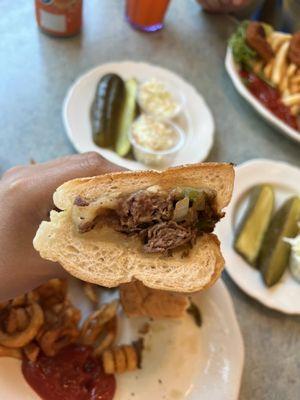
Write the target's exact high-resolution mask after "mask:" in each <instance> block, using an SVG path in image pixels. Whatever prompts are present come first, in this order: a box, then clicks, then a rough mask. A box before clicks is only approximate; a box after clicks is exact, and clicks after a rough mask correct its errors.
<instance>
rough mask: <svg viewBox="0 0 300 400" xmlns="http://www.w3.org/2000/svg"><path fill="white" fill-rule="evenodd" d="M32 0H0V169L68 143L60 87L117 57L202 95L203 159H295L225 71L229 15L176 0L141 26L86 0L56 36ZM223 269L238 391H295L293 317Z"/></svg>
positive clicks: (281, 395)
mask: <svg viewBox="0 0 300 400" xmlns="http://www.w3.org/2000/svg"><path fill="white" fill-rule="evenodd" d="M33 3H34V2H33V1H28V0H19V1H16V2H14V5H12V4H11V2H5V1H4V0H0V12H1V19H0V37H1V40H0V54H1V56H0V115H1V117H0V143H1V146H0V174H1V173H2V172H4V171H5V170H6V169H7V168H9V167H11V166H13V165H15V164H25V163H28V161H29V159H30V158H33V159H34V160H36V161H38V162H42V161H45V160H49V159H52V158H55V157H59V156H62V155H65V154H68V153H73V152H74V149H73V148H72V146H71V144H70V142H69V141H68V139H67V137H66V135H65V131H64V127H63V124H62V117H61V110H62V102H63V99H64V96H65V94H66V91H67V89H68V88H69V86H70V85H71V84H72V83H73V82H74V80H75V79H76V78H77V77H78V76H79V75H80V74H82V73H83V72H85V71H86V70H88V69H90V68H93V67H94V66H96V65H98V64H101V63H105V62H109V61H121V60H136V61H146V62H150V63H153V64H158V65H161V66H163V67H166V68H170V69H171V70H174V71H175V72H177V73H178V74H180V75H181V76H182V77H184V78H185V79H186V80H188V81H189V82H191V83H192V84H193V85H194V86H195V87H196V88H197V89H198V90H199V92H201V93H203V94H204V95H205V98H206V101H207V103H208V104H209V106H210V107H211V109H212V111H213V114H214V118H215V122H216V137H215V144H214V147H213V149H212V151H211V153H210V156H209V158H208V160H211V161H230V162H234V163H241V162H243V161H246V160H249V159H251V158H262V157H264V158H271V159H275V160H284V161H288V162H290V163H292V164H294V165H297V166H300V157H299V155H300V147H299V146H298V145H297V144H295V143H293V142H291V141H290V140H288V139H287V138H285V137H284V136H282V135H281V134H280V133H278V132H276V131H274V129H272V128H271V127H269V126H268V125H267V124H266V123H265V122H264V121H263V120H262V119H261V118H260V117H259V116H258V115H257V114H256V113H255V111H253V110H252V108H250V106H249V105H247V104H246V103H245V101H244V100H243V99H241V98H240V97H239V95H238V94H237V93H236V91H235V90H234V88H233V86H232V84H231V82H230V80H229V79H228V77H227V75H226V72H225V69H224V54H225V49H226V40H227V38H228V35H229V34H230V33H231V32H232V30H233V29H234V21H233V20H232V19H231V18H229V17H226V16H213V15H206V14H204V13H203V12H201V10H200V7H199V6H198V4H196V2H194V1H192V0H189V1H184V2H183V1H182V0H173V2H172V3H171V7H170V9H169V12H168V14H167V18H166V27H165V29H164V30H163V31H161V32H158V33H154V34H143V33H139V32H136V31H134V30H132V29H131V28H130V27H129V26H128V25H127V23H126V22H125V21H124V17H123V1H121V0H115V1H111V0H101V2H99V1H96V0H89V1H86V2H85V9H84V22H85V23H84V30H83V32H82V35H80V36H78V37H74V38H70V39H55V38H51V37H48V36H46V35H44V34H42V33H41V32H39V30H38V29H37V27H36V24H35V20H34V11H33ZM223 279H224V280H225V282H226V285H227V287H228V288H229V290H230V292H231V295H232V298H233V302H234V305H235V309H236V312H237V316H238V320H239V323H240V327H241V330H242V333H243V336H244V342H245V348H246V359H245V368H244V373H243V380H242V386H241V392H240V399H243V400H253V399H259V400H262V399H270V400H271V399H272V400H273V399H285V400H288V399H291V400H292V399H293V400H294V399H296V398H299V393H300V380H299V379H298V378H299V373H300V359H299V355H300V340H299V337H300V318H299V317H292V316H286V315H283V314H280V313H278V312H274V311H272V310H269V309H267V308H265V307H263V306H262V305H260V304H259V303H257V302H256V301H254V300H252V299H250V298H249V297H248V296H246V295H245V294H244V293H242V292H241V291H240V290H239V289H238V288H237V287H236V286H235V284H234V283H233V282H232V281H231V280H230V278H229V277H228V275H227V274H226V273H224V274H223ZM214 400H217V399H214Z"/></svg>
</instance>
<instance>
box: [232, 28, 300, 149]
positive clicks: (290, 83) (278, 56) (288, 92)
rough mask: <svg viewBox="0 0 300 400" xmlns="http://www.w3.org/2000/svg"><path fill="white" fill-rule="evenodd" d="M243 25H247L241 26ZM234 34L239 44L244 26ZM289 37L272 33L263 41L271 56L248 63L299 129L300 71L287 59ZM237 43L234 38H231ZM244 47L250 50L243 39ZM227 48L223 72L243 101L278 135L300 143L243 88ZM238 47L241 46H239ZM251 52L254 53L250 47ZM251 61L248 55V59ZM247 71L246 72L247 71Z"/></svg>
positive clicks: (298, 135)
mask: <svg viewBox="0 0 300 400" xmlns="http://www.w3.org/2000/svg"><path fill="white" fill-rule="evenodd" d="M244 23H246V21H245V22H244ZM238 29H239V30H240V32H238V30H237V35H238V34H239V33H240V37H238V40H242V39H243V38H242V33H241V31H242V29H243V25H241V26H240V27H239V28H238ZM292 37H293V36H292V35H291V34H287V33H283V32H278V31H274V30H271V31H270V32H269V33H268V34H267V35H266V41H267V42H268V43H269V45H270V49H271V51H272V56H271V57H269V59H268V60H266V59H263V58H262V57H260V56H259V54H255V51H254V54H255V56H254V57H253V60H252V62H251V68H250V71H251V73H253V74H255V75H256V76H257V77H258V78H259V79H260V80H261V81H263V82H265V83H267V85H268V86H269V87H270V88H272V89H274V90H275V91H276V92H277V93H278V95H279V100H280V102H281V104H282V105H284V106H286V108H287V110H289V111H290V114H291V118H294V119H295V120H296V121H297V123H298V127H299V119H300V67H299V66H297V65H296V64H295V63H293V62H292V61H291V59H290V57H289V51H290V46H291V40H292ZM234 40H236V37H235V38H234ZM245 43H246V44H245V46H249V45H248V43H247V39H246V38H245ZM230 44H231V45H229V46H228V48H227V53H226V59H225V66H226V70H227V72H228V74H229V76H230V78H231V80H232V82H233V84H234V86H235V88H236V89H237V91H238V92H239V94H240V95H241V96H242V97H244V99H245V100H247V101H248V102H249V103H250V104H251V105H252V106H253V107H254V108H255V109H256V111H258V112H259V114H261V116H262V117H264V118H265V119H266V120H267V121H268V122H269V123H270V124H272V125H273V126H274V127H276V128H277V129H278V130H279V131H281V132H282V133H284V134H285V135H287V136H289V137H290V138H292V139H294V140H295V141H297V142H300V132H299V130H297V129H295V128H294V127H292V126H290V125H288V124H287V123H285V122H284V121H283V120H282V119H280V118H278V117H277V115H276V114H274V113H273V112H272V111H270V110H269V109H268V108H267V107H265V106H264V105H263V104H262V102H260V101H259V100H258V99H257V98H256V97H255V96H254V95H253V94H252V93H251V91H250V90H249V88H248V87H247V86H246V85H245V84H244V82H243V79H242V77H241V70H242V69H244V68H243V66H241V64H239V63H237V62H236V57H235V54H234V51H235V49H234V48H233V46H234V45H235V43H233V45H232V41H231V43H230ZM239 44H240V43H239ZM248 49H250V52H251V51H252V50H253V49H251V48H250V47H248ZM249 58H251V54H250V56H249ZM248 70H249V69H248Z"/></svg>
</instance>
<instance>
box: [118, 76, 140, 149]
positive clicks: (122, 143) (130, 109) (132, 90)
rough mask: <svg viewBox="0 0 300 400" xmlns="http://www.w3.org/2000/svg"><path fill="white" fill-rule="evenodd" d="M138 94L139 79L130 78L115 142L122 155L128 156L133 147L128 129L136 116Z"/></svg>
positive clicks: (126, 86) (126, 87)
mask: <svg viewBox="0 0 300 400" xmlns="http://www.w3.org/2000/svg"><path fill="white" fill-rule="evenodd" d="M136 94H137V81H136V80H135V79H129V80H128V81H126V82H125V101H124V106H123V110H122V114H121V116H120V120H119V126H118V131H117V135H116V144H115V148H116V152H117V153H118V154H119V156H121V157H124V156H126V155H127V154H128V153H129V151H130V147H131V144H130V141H129V138H128V131H129V129H130V126H131V124H132V122H133V120H134V118H135V116H136V111H137V110H136V109H137V107H136Z"/></svg>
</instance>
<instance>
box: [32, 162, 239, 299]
mask: <svg viewBox="0 0 300 400" xmlns="http://www.w3.org/2000/svg"><path fill="white" fill-rule="evenodd" d="M233 181H234V169H233V166H232V165H231V164H225V163H222V164H217V163H203V164H194V165H188V166H183V167H177V168H170V169H168V170H166V171H163V172H156V171H141V172H127V171H126V172H119V173H113V174H107V175H101V176H96V177H92V178H82V179H74V180H71V181H69V182H66V183H65V184H63V185H62V186H60V187H59V188H58V189H57V190H56V192H55V193H54V196H53V199H54V204H55V206H56V207H57V208H58V210H59V211H55V210H53V211H51V214H50V221H49V222H47V221H43V222H42V223H41V225H40V227H39V229H38V231H37V234H36V236H35V238H34V242H33V244H34V247H35V249H36V250H37V251H39V252H40V254H41V256H42V257H43V258H45V259H48V260H51V261H55V262H59V263H60V264H61V265H62V266H63V267H64V268H65V269H66V270H67V271H68V272H69V273H71V274H72V275H74V276H76V277H78V278H80V279H82V280H85V281H88V282H92V283H96V284H99V285H101V286H106V287H115V286H119V285H120V284H123V283H127V282H131V281H132V280H135V279H137V280H139V281H140V282H142V283H143V284H144V285H145V286H147V287H149V288H154V289H160V290H169V291H174V292H194V291H198V290H200V289H202V288H204V287H208V286H210V285H211V284H212V283H213V282H214V281H215V280H216V279H217V278H218V277H219V275H220V273H221V271H222V268H223V264H224V260H223V257H222V254H221V252H220V243H219V241H218V239H217V237H216V236H215V235H214V234H213V233H212V232H213V230H214V227H215V224H216V223H217V222H218V221H219V220H220V218H222V217H223V216H224V213H223V211H222V209H223V208H224V207H226V206H227V204H228V203H229V201H230V198H231V194H232V189H233Z"/></svg>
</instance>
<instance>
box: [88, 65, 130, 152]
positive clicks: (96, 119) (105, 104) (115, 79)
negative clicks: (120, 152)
mask: <svg viewBox="0 0 300 400" xmlns="http://www.w3.org/2000/svg"><path fill="white" fill-rule="evenodd" d="M124 97H125V84H124V82H123V80H122V78H121V77H120V76H118V75H116V74H112V73H111V74H106V75H104V76H103V77H102V78H101V79H100V81H99V83H98V86H97V90H96V95H95V99H94V102H93V105H92V109H91V119H92V131H93V140H94V142H95V143H96V144H97V145H98V146H101V147H114V144H115V140H116V132H117V129H118V124H119V118H120V116H121V114H122V110H123V101H124Z"/></svg>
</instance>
